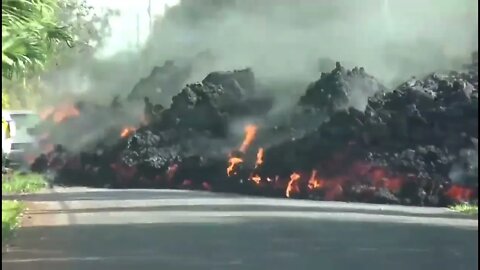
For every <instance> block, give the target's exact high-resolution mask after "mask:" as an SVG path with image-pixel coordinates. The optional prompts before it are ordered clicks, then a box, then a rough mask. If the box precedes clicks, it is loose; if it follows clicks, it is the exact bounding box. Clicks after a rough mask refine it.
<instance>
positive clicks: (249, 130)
mask: <svg viewBox="0 0 480 270" xmlns="http://www.w3.org/2000/svg"><path fill="white" fill-rule="evenodd" d="M255 135H257V126H255V125H247V126H246V127H245V139H243V142H242V145H241V146H240V149H239V150H240V151H241V152H243V153H245V152H246V151H247V149H248V146H250V144H251V143H252V141H253V139H255Z"/></svg>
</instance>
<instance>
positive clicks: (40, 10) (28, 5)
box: [2, 0, 73, 79]
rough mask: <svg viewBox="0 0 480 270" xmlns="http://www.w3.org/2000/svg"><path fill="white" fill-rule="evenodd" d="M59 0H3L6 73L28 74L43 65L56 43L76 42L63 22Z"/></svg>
mask: <svg viewBox="0 0 480 270" xmlns="http://www.w3.org/2000/svg"><path fill="white" fill-rule="evenodd" d="M58 8H59V7H58V2H57V0H2V76H3V77H5V78H9V79H10V78H12V77H13V76H15V75H17V76H24V75H25V74H26V72H28V71H29V70H31V69H35V68H43V67H44V65H45V64H46V63H47V62H48V60H49V57H51V55H52V53H53V51H54V45H56V44H59V43H62V42H64V43H66V44H67V45H68V46H71V45H72V42H73V38H72V37H71V34H70V32H69V30H68V29H67V28H66V27H63V26H60V25H59V19H58V15H57V14H58Z"/></svg>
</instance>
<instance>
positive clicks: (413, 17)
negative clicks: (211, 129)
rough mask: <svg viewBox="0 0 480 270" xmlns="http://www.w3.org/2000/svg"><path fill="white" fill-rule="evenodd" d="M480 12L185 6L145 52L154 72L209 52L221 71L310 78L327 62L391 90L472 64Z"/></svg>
mask: <svg viewBox="0 0 480 270" xmlns="http://www.w3.org/2000/svg"><path fill="white" fill-rule="evenodd" d="M477 8H478V4H477V2H476V1H474V0H459V1H450V0H420V1H415V0H365V1H351V0H338V1H327V0H299V1H291V0H283V1H282V0H261V1H258V0H239V1H238V0H237V1H235V0H223V1H209V0H203V1H202V0H200V1H199V0H183V1H182V2H181V3H180V5H178V6H175V7H173V8H171V9H170V10H169V11H167V13H166V16H165V17H164V18H163V19H162V20H161V21H158V22H157V24H156V25H155V29H154V30H155V32H154V33H153V34H152V35H151V36H150V40H149V43H148V46H147V48H146V52H147V55H149V56H150V57H148V59H150V60H151V61H149V65H150V66H152V65H155V64H158V62H159V61H160V59H162V60H165V59H167V58H173V59H175V58H179V57H185V55H191V54H194V53H197V52H199V51H203V50H206V49H209V50H211V51H212V52H213V54H214V55H215V56H216V57H217V63H216V64H217V66H216V68H217V69H225V70H229V69H233V68H241V67H245V66H250V67H252V68H253V69H254V71H255V73H256V75H257V76H258V77H260V78H262V77H263V78H271V77H276V78H279V77H284V76H289V77H301V78H309V77H310V78H311V77H312V76H316V73H317V60H318V58H320V57H327V58H331V59H333V60H335V61H337V60H338V61H342V62H345V64H350V65H362V66H364V67H365V68H366V69H367V71H369V73H371V74H373V75H374V76H376V77H377V78H380V79H381V80H383V81H384V82H385V83H387V84H388V83H392V82H393V81H394V80H403V79H405V78H408V77H410V76H413V75H419V73H424V72H431V71H433V70H438V69H446V68H452V66H455V65H456V64H457V61H459V59H461V58H465V57H467V56H468V55H469V53H470V52H471V51H473V50H474V49H475V48H476V47H477V46H478V44H477V42H476V40H477V28H478V26H477V19H478V13H477ZM476 26H477V27H476ZM347 66H348V65H347ZM205 72H208V71H205ZM302 90H303V89H302Z"/></svg>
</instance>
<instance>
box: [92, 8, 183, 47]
mask: <svg viewBox="0 0 480 270" xmlns="http://www.w3.org/2000/svg"><path fill="white" fill-rule="evenodd" d="M179 1H180V0H151V5H152V16H161V15H163V14H164V12H165V6H173V5H175V4H178V2H179ZM148 2H149V0H87V3H88V4H89V5H91V6H93V7H94V8H95V9H97V10H101V9H102V8H111V9H116V10H119V11H120V16H119V17H116V18H115V19H113V20H112V22H111V27H112V36H111V37H110V38H109V39H108V41H107V43H106V46H105V48H104V49H103V50H102V51H101V53H100V56H109V55H112V54H114V53H116V52H118V51H121V50H125V49H133V48H135V46H136V43H137V15H139V26H140V27H139V29H140V31H139V36H140V42H141V43H143V42H144V41H145V40H146V38H147V36H148V34H149V27H148V23H149V19H148Z"/></svg>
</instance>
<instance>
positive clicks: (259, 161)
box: [255, 148, 264, 168]
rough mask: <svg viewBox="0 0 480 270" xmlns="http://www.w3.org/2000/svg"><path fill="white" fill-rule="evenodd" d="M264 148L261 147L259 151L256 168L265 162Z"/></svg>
mask: <svg viewBox="0 0 480 270" xmlns="http://www.w3.org/2000/svg"><path fill="white" fill-rule="evenodd" d="M263 152H264V151H263V148H259V149H258V152H257V161H256V162H255V168H257V167H258V166H260V165H262V164H263Z"/></svg>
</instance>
